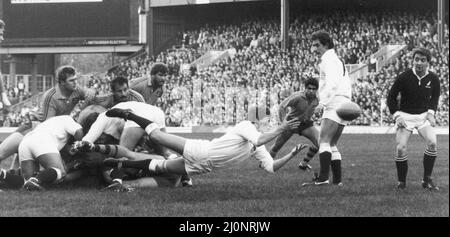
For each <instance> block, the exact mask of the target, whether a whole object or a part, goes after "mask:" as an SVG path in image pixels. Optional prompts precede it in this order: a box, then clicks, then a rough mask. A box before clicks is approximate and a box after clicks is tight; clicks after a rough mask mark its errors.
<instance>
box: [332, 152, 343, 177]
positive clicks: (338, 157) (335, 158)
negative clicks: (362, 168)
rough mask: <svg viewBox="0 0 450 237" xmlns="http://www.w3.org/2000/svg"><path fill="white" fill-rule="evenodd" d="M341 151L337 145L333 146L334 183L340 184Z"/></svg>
mask: <svg viewBox="0 0 450 237" xmlns="http://www.w3.org/2000/svg"><path fill="white" fill-rule="evenodd" d="M341 160H342V157H341V153H340V152H339V150H338V149H337V147H331V173H333V183H334V184H338V183H340V182H341V181H342V168H341Z"/></svg>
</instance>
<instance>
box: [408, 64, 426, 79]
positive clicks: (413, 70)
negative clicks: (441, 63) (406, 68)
mask: <svg viewBox="0 0 450 237" xmlns="http://www.w3.org/2000/svg"><path fill="white" fill-rule="evenodd" d="M412 72H413V73H414V75H415V76H416V77H417V79H418V80H422V79H423V78H424V77H426V76H427V75H428V74H429V73H430V72H429V71H428V67H427V69H426V70H425V74H424V75H423V76H422V77H419V75H417V73H416V68H414V67H413V68H412Z"/></svg>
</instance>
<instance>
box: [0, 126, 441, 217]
mask: <svg viewBox="0 0 450 237" xmlns="http://www.w3.org/2000/svg"><path fill="white" fill-rule="evenodd" d="M182 136H185V137H189V138H202V139H205V138H207V139H212V138H214V137H217V136H218V135H217V134H182ZM299 142H307V141H306V140H305V139H304V138H300V137H298V136H293V138H291V140H290V141H289V142H288V143H286V145H285V146H284V147H283V149H282V150H281V151H280V152H279V154H278V157H281V155H284V154H286V153H287V152H289V150H290V149H292V147H293V146H294V145H295V144H297V143H299ZM394 142H395V136H394V135H369V134H366V135H346V134H345V135H343V137H342V138H341V139H340V143H339V149H340V151H341V153H342V156H343V163H342V166H343V182H344V187H336V186H326V187H301V183H303V182H305V181H309V180H310V179H311V177H312V173H310V172H303V171H300V170H299V169H298V168H297V164H298V162H299V161H300V159H301V158H303V156H304V154H305V153H306V151H303V152H302V153H301V154H300V155H298V157H297V158H294V159H293V160H291V161H290V162H289V163H288V164H287V165H286V166H285V167H283V168H282V169H280V170H279V171H278V172H277V173H275V174H268V173H266V172H265V171H264V170H262V169H260V168H258V163H257V161H256V160H255V159H253V158H251V159H248V160H246V161H244V162H243V163H241V164H240V165H239V166H236V167H231V168H229V169H224V170H219V171H215V172H212V173H209V174H206V175H200V176H194V177H193V181H194V186H193V187H191V188H158V189H140V190H137V191H136V192H133V193H115V192H100V191H99V190H98V188H99V187H96V186H95V185H94V184H90V183H86V182H85V183H82V184H81V185H79V186H72V185H66V186H62V187H56V188H53V189H50V190H47V191H45V192H27V191H10V190H8V191H4V192H0V203H1V205H0V216H169V217H175V216H181V217H188V216H189V217H191V216H200V217H209V216H214V217H239V216H246V217H303V216H383V217H390V216H447V217H448V216H449V192H448V186H449V185H448V183H449V169H448V167H449V161H448V157H449V146H448V142H449V137H448V136H438V146H439V148H438V153H439V154H438V159H437V160H436V164H435V168H434V171H433V177H434V180H435V182H436V183H437V184H438V185H439V186H440V188H441V190H440V191H439V192H427V191H424V190H423V189H422V188H421V185H420V181H421V179H422V174H423V168H422V156H423V150H424V146H425V145H424V142H423V141H422V139H421V138H420V137H419V136H418V135H413V136H412V137H411V139H410V142H409V147H408V150H409V151H408V154H409V156H408V159H409V172H408V180H407V181H408V182H407V189H406V190H402V191H400V190H397V189H396V170H395V163H394V159H393V154H394V149H395V144H394ZM269 146H270V145H269ZM269 146H268V147H269ZM311 164H312V166H313V168H314V169H315V170H317V169H318V158H317V157H315V158H314V159H313V161H312V162H311ZM85 181H86V180H85ZM94 183H95V182H94Z"/></svg>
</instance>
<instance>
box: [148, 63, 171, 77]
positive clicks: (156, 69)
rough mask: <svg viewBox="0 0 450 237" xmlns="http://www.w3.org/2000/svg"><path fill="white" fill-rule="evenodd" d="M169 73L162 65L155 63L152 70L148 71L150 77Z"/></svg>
mask: <svg viewBox="0 0 450 237" xmlns="http://www.w3.org/2000/svg"><path fill="white" fill-rule="evenodd" d="M168 72H169V68H168V67H167V65H166V64H164V63H155V64H153V65H152V69H150V75H156V74H158V73H162V74H167V73H168Z"/></svg>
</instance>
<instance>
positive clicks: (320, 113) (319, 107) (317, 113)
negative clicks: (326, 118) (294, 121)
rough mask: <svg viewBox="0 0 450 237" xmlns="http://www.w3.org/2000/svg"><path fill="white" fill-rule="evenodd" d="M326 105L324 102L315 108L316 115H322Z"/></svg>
mask: <svg viewBox="0 0 450 237" xmlns="http://www.w3.org/2000/svg"><path fill="white" fill-rule="evenodd" d="M324 108H325V106H324V105H323V104H319V105H318V106H317V107H316V108H315V109H314V115H316V116H318V117H320V116H321V115H322V113H323V110H324Z"/></svg>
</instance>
